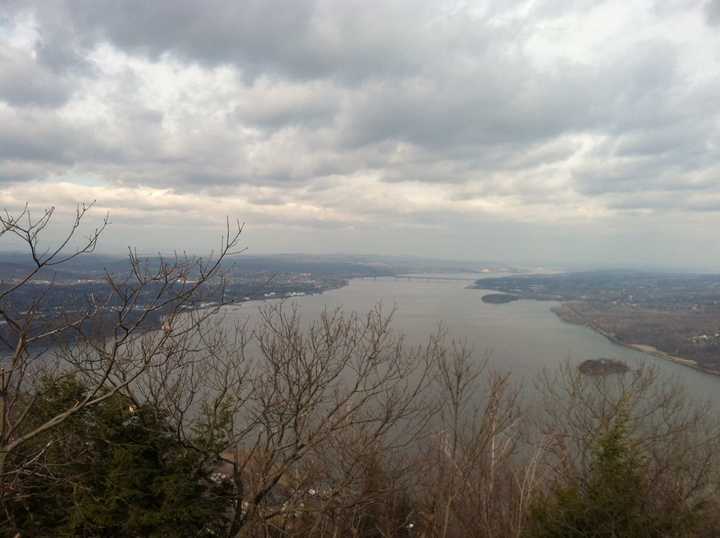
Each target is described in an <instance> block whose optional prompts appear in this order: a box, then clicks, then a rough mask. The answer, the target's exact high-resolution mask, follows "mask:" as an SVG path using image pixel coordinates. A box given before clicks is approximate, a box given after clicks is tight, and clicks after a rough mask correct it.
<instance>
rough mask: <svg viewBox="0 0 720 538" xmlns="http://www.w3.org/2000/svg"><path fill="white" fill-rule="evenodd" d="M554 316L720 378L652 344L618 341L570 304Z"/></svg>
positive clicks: (717, 373)
mask: <svg viewBox="0 0 720 538" xmlns="http://www.w3.org/2000/svg"><path fill="white" fill-rule="evenodd" d="M563 309H566V310H569V311H570V312H571V313H572V316H567V315H566V314H567V312H564V311H563ZM550 310H551V311H552V313H553V314H555V315H556V316H557V317H558V318H559V319H560V320H561V321H563V322H564V323H569V324H571V325H579V326H582V327H587V328H588V329H590V330H592V331H593V332H595V333H597V334H599V335H601V336H604V337H605V338H607V339H608V340H610V342H612V343H613V344H617V345H619V346H622V347H624V348H627V349H632V350H633V351H639V352H641V353H645V354H646V355H651V356H652V357H655V358H657V359H662V360H665V361H669V362H672V363H674V364H677V365H680V366H685V367H687V368H692V369H693V370H695V371H697V372H701V373H703V374H707V375H711V376H713V377H720V371H718V370H711V369H709V368H704V367H703V366H700V364H698V362H697V361H695V360H692V359H687V358H685V357H678V356H676V355H671V354H670V353H666V352H664V351H661V350H659V349H657V348H656V347H655V346H652V345H650V344H634V343H628V342H623V341H622V340H620V339H618V338H617V337H615V336H613V335H611V334H609V333H607V332H606V331H604V330H603V329H601V328H600V327H596V326H595V325H594V324H593V323H592V322H591V321H589V320H588V319H586V318H585V317H584V316H583V315H582V314H580V313H579V312H578V311H577V310H575V309H574V308H573V307H572V306H571V305H570V303H560V305H559V306H554V307H552V308H550Z"/></svg>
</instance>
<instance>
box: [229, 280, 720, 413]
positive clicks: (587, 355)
mask: <svg viewBox="0 0 720 538" xmlns="http://www.w3.org/2000/svg"><path fill="white" fill-rule="evenodd" d="M488 276H495V275H488ZM477 277H478V275H475V274H472V275H469V274H447V275H410V276H407V277H383V278H366V279H355V280H351V281H350V283H349V285H348V286H346V287H344V288H340V289H337V290H332V291H328V292H325V293H323V294H321V295H312V296H304V297H296V298H293V302H295V303H297V305H298V306H299V307H300V309H301V312H302V315H303V317H304V318H305V319H309V318H315V317H317V316H319V315H320V313H321V312H322V310H323V308H335V307H342V308H343V309H345V310H346V311H355V312H358V313H365V312H367V311H369V310H370V309H372V308H373V307H374V306H375V305H377V304H382V306H383V308H384V309H385V310H387V311H390V310H391V309H393V308H395V309H396V311H395V315H394V323H393V326H394V327H395V329H396V330H398V331H400V332H402V333H404V334H405V335H406V337H407V340H408V342H409V343H412V344H421V343H423V342H424V341H425V340H426V339H427V337H428V335H429V334H431V333H433V332H435V331H437V328H438V326H439V324H441V323H442V324H443V325H444V326H445V328H446V329H447V332H448V334H449V336H450V337H451V338H454V339H457V340H464V341H466V342H467V343H468V345H470V346H471V347H472V349H473V350H474V352H475V354H476V356H478V357H482V356H486V355H487V356H489V359H490V362H491V364H492V365H493V366H494V367H495V368H496V369H498V370H500V371H509V372H511V373H512V375H513V378H514V379H515V380H516V381H518V382H522V383H523V384H524V385H526V386H528V385H531V384H532V383H533V380H534V379H535V378H536V377H537V375H538V374H539V373H540V372H541V371H542V370H543V369H545V368H555V367H557V366H558V365H559V364H560V363H561V362H563V361H566V360H568V359H570V360H572V361H575V362H580V361H583V360H585V359H591V358H599V357H610V358H617V359H621V360H624V361H625V362H627V363H628V365H630V366H632V367H636V366H638V365H640V364H646V363H651V364H655V365H657V367H658V368H659V369H660V370H661V371H662V372H663V373H665V374H667V375H668V376H671V377H673V378H675V379H677V380H679V381H680V382H682V383H683V384H685V385H686V387H687V388H688V390H689V393H690V394H691V395H692V396H694V397H696V398H699V399H711V400H713V401H715V402H717V403H718V404H719V405H720V377H715V376H710V375H708V374H703V373H701V372H697V371H695V370H692V369H690V368H688V367H685V366H681V365H678V364H674V363H672V362H669V361H666V360H663V359H659V358H657V357H654V356H652V355H649V354H646V353H642V352H640V351H635V350H632V349H628V348H626V347H623V346H620V345H617V344H614V343H613V342H611V341H609V340H608V339H607V338H605V337H604V336H602V335H600V334H598V333H596V332H594V331H592V330H591V329H588V328H587V327H581V326H577V325H571V324H568V323H565V322H563V321H562V320H560V319H559V318H558V317H557V316H555V314H553V313H552V312H551V310H550V309H551V308H552V307H553V306H556V305H557V303H555V302H551V301H527V300H520V301H514V302H511V303H506V304H487V303H484V302H482V296H483V295H484V294H485V293H494V292H492V291H489V290H488V291H484V290H475V289H467V287H468V286H469V285H470V284H472V283H473V281H474V280H475V279H476V278H477ZM260 304H262V302H260V301H251V302H248V303H243V304H242V305H241V306H239V307H233V308H232V309H231V310H230V311H229V312H228V313H229V314H230V317H231V318H236V319H237V318H239V319H243V320H244V319H248V318H249V319H250V321H251V322H252V320H253V319H254V318H255V317H256V316H257V310H258V307H259V306H260Z"/></svg>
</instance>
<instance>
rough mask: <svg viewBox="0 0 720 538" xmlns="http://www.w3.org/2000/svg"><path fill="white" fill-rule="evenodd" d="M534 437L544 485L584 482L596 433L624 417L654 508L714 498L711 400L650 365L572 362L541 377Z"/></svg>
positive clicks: (718, 449)
mask: <svg viewBox="0 0 720 538" xmlns="http://www.w3.org/2000/svg"><path fill="white" fill-rule="evenodd" d="M539 387H540V392H541V394H542V400H541V404H540V405H539V406H538V409H539V417H538V432H537V434H538V436H539V437H540V438H542V439H544V442H545V446H546V450H545V451H544V454H543V458H542V472H543V474H544V478H545V479H544V481H543V482H544V483H545V484H546V485H552V484H555V485H558V484H560V485H567V484H581V485H582V484H583V481H584V480H585V479H586V478H587V477H588V476H590V469H591V466H592V464H593V458H594V456H595V454H596V453H597V452H596V450H597V446H598V445H597V443H598V440H599V439H601V438H603V437H604V436H607V435H608V432H610V431H611V429H612V428H613V427H614V426H615V425H616V424H617V423H618V421H619V420H621V421H622V423H623V427H624V428H625V429H626V431H627V442H628V450H630V451H631V452H632V453H633V454H637V456H638V458H639V461H641V462H642V473H643V483H644V487H645V488H646V492H647V499H644V502H645V503H646V504H647V505H648V506H650V507H651V508H649V510H651V511H655V513H657V514H666V515H671V514H673V513H688V511H689V512H690V513H692V512H694V511H696V510H699V509H700V508H702V507H703V506H705V505H707V503H709V502H710V503H713V504H714V503H715V502H716V499H717V493H718V492H717V485H718V478H719V477H718V474H717V469H718V464H720V460H719V459H718V458H720V424H719V423H718V420H717V418H716V417H715V415H714V412H713V409H712V407H711V406H710V405H709V403H703V402H697V401H694V400H693V399H692V398H690V397H689V396H688V395H687V393H686V390H685V389H684V387H682V386H681V385H679V384H678V383H677V382H675V381H672V380H669V379H667V378H665V377H663V376H662V375H661V374H660V372H659V371H658V370H657V369H655V368H651V367H641V368H640V369H638V370H635V371H631V372H629V373H627V374H624V375H608V376H586V375H584V374H582V373H581V372H580V371H579V370H578V369H577V367H575V366H574V365H573V364H571V363H569V362H568V363H565V364H564V365H563V366H562V367H561V368H560V369H559V370H558V371H557V372H554V373H545V374H544V375H543V376H542V378H541V380H540V383H539Z"/></svg>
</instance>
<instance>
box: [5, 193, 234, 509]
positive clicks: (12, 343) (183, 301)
mask: <svg viewBox="0 0 720 538" xmlns="http://www.w3.org/2000/svg"><path fill="white" fill-rule="evenodd" d="M91 208H92V204H90V205H80V206H79V207H78V208H77V211H76V213H75V215H74V218H73V221H72V223H71V225H70V228H69V230H68V231H67V233H66V234H65V236H64V237H63V238H61V239H60V240H59V241H58V242H57V243H56V244H54V245H52V246H50V247H48V248H43V247H42V246H41V245H42V242H41V240H42V239H43V236H44V235H45V234H46V233H47V232H48V231H49V226H50V225H51V223H52V220H53V216H54V214H55V210H54V208H50V209H48V210H46V211H44V212H43V213H42V214H41V215H40V216H39V217H34V216H33V215H32V214H31V211H30V209H29V208H28V207H25V208H24V209H23V210H21V211H19V212H17V213H16V214H11V213H10V212H8V211H5V212H4V214H2V215H0V238H3V237H5V238H8V237H12V236H14V237H15V238H16V240H19V241H20V242H21V244H23V245H24V246H25V248H26V250H27V252H28V257H29V259H30V268H29V269H28V270H27V271H26V272H25V273H24V274H22V275H20V276H18V277H16V278H14V279H12V280H10V281H9V282H6V283H3V284H2V285H0V320H2V321H3V322H4V323H3V324H2V326H3V328H4V330H3V331H2V337H1V342H0V345H2V346H3V348H4V351H3V355H0V357H1V358H0V361H1V362H0V496H7V495H11V494H15V493H17V492H18V491H21V489H22V476H23V473H25V472H28V466H30V465H37V464H38V462H41V461H42V456H43V450H44V449H42V448H41V449H39V450H38V451H37V452H35V453H31V454H26V453H23V455H22V457H19V458H14V456H15V455H17V454H18V451H19V449H21V448H23V447H24V446H26V445H27V444H28V443H29V442H30V441H31V440H33V439H36V438H37V437H38V436H40V435H42V434H43V433H45V432H48V431H50V430H52V429H53V428H56V427H57V426H59V425H61V424H62V423H63V422H65V421H66V420H67V419H68V418H69V417H71V416H73V415H74V414H76V413H78V412H80V411H81V410H83V409H87V408H90V407H92V406H96V405H98V404H100V403H101V402H103V401H105V400H107V399H108V398H111V397H112V396H113V395H114V394H117V393H119V392H120V393H127V394H128V395H130V396H132V393H133V387H134V384H135V383H136V382H137V381H138V380H139V379H140V378H141V377H142V376H143V375H145V374H149V375H150V372H156V371H158V370H162V368H163V367H164V365H165V364H167V362H168V361H169V360H170V358H171V357H172V356H173V355H175V354H177V353H178V352H180V351H181V350H182V349H183V347H187V346H188V345H189V342H191V341H192V340H193V338H194V337H191V336H190V335H192V334H194V333H197V332H198V331H199V330H200V329H201V327H202V325H203V322H204V320H205V319H207V318H208V317H209V316H211V315H212V313H213V312H214V311H215V310H217V308H219V306H220V305H222V304H223V301H224V296H223V289H224V286H223V279H222V276H221V274H220V269H221V265H222V262H223V260H224V259H225V258H226V257H228V256H230V255H232V254H234V253H235V252H236V248H237V245H238V242H239V239H240V234H241V231H242V228H241V226H240V225H239V224H238V225H237V226H236V227H231V226H230V223H229V222H228V225H227V228H226V230H225V233H224V234H223V235H222V237H221V240H220V245H219V250H218V251H217V252H216V253H214V254H211V255H210V256H209V257H207V258H204V259H202V258H195V257H189V256H175V257H173V258H172V259H164V258H162V257H159V258H157V259H155V260H153V262H152V263H150V262H147V261H144V260H142V259H141V258H140V257H139V256H138V255H137V254H136V253H135V252H132V251H131V252H130V255H129V264H128V267H129V269H128V271H127V273H126V274H125V275H115V274H111V273H110V272H106V274H105V276H104V279H103V280H104V283H103V285H102V287H101V289H102V293H100V294H98V295H95V294H93V295H91V296H90V297H87V298H84V302H82V301H76V303H77V304H75V305H74V306H73V307H72V308H70V307H68V308H65V309H62V310H60V311H53V312H47V311H46V309H44V305H45V301H46V299H47V297H48V294H49V293H51V292H52V290H53V284H52V282H50V284H49V285H46V286H36V288H37V289H36V290H35V289H33V292H32V293H30V296H31V300H30V302H29V304H28V303H27V301H26V302H24V303H22V302H21V303H20V304H22V305H23V306H22V307H21V308H20V307H16V303H17V298H18V297H19V296H20V295H21V294H22V293H24V292H28V288H29V287H30V286H33V284H35V283H36V282H37V281H38V280H40V279H42V280H43V281H45V280H48V279H49V280H52V279H53V273H54V271H56V270H58V269H59V268H62V267H63V266H65V265H67V264H68V263H69V262H70V261H71V260H73V259H75V258H77V257H79V256H82V255H85V254H88V253H91V252H93V251H94V249H95V247H96V245H97V242H98V240H99V238H100V236H101V235H102V233H103V232H104V231H105V229H106V227H107V225H108V218H107V216H106V217H105V218H103V219H102V220H101V222H100V224H99V225H98V226H97V227H96V228H94V229H92V230H91V232H90V233H89V235H88V236H87V237H85V238H80V237H79V234H80V232H81V229H82V225H83V222H84V221H85V220H86V219H87V218H88V212H89V211H90V209H91ZM76 241H79V245H78V246H75V247H73V243H74V242H76ZM207 294H211V295H213V296H214V303H213V304H214V308H211V309H206V310H203V311H201V310H197V309H196V307H197V306H198V300H199V299H200V298H202V297H205V296H207ZM160 327H161V330H159V331H158V330H155V331H150V330H149V329H156V328H160ZM51 372H54V373H55V374H56V375H60V376H73V375H76V376H80V377H82V379H83V381H84V382H85V383H86V384H87V386H88V391H87V393H86V395H85V396H84V397H83V398H82V399H80V400H78V401H76V402H74V403H73V404H72V405H70V406H69V407H67V408H66V409H63V410H61V411H60V412H58V413H57V414H55V415H54V416H53V417H51V418H50V419H48V420H47V421H45V422H43V423H42V424H39V425H34V426H33V427H32V428H26V427H25V424H26V422H27V419H28V417H30V416H31V415H32V414H33V411H34V409H35V404H36V394H35V393H34V390H33V385H34V384H35V383H37V382H38V381H39V380H41V379H43V377H44V376H45V375H46V374H49V373H51ZM10 463H11V464H10Z"/></svg>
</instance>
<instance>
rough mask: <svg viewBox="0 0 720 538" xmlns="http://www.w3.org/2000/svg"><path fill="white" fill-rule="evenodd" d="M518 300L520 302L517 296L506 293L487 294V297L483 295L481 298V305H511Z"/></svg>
mask: <svg viewBox="0 0 720 538" xmlns="http://www.w3.org/2000/svg"><path fill="white" fill-rule="evenodd" d="M518 300H520V297H518V296H517V295H510V294H507V293H489V294H487V295H483V297H482V302H483V303H492V304H504V303H511V302H513V301H518Z"/></svg>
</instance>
